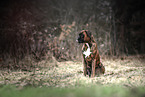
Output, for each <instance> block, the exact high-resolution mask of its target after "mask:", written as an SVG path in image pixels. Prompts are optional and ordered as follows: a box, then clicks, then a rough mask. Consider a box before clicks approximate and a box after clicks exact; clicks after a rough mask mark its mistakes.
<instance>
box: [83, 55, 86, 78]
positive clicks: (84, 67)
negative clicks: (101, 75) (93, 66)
mask: <svg viewBox="0 0 145 97" xmlns="http://www.w3.org/2000/svg"><path fill="white" fill-rule="evenodd" d="M83 65H84V66H83V69H84V76H86V75H87V62H86V61H85V59H84V58H83Z"/></svg>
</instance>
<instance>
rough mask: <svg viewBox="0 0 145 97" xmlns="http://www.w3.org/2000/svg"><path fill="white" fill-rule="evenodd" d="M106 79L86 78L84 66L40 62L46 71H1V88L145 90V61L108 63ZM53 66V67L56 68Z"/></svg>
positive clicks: (67, 62) (100, 77)
mask: <svg viewBox="0 0 145 97" xmlns="http://www.w3.org/2000/svg"><path fill="white" fill-rule="evenodd" d="M102 63H103V64H104V65H105V67H106V73H105V75H101V76H99V77H95V78H89V77H85V76H83V71H82V70H83V67H82V66H83V65H82V62H73V61H66V62H60V63H57V65H56V66H55V67H50V64H49V63H47V62H41V63H39V64H42V66H45V68H42V69H35V70H33V71H31V72H26V71H20V70H19V71H2V70H1V71H0V75H1V76H0V85H1V86H3V85H6V84H12V85H15V86H17V87H18V88H19V89H21V88H23V87H26V86H33V87H43V86H46V87H68V88H69V87H71V88H72V87H80V86H85V87H89V86H90V85H107V86H108V85H114V84H116V85H121V86H125V87H129V88H132V87H139V86H145V61H144V60H143V59H142V60H141V59H135V58H133V59H124V60H120V59H115V60H113V59H110V60H109V59H105V60H102ZM53 65H54V64H53Z"/></svg>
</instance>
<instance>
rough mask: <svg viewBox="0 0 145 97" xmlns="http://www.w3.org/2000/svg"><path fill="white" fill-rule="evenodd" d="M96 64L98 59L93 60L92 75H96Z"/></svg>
mask: <svg viewBox="0 0 145 97" xmlns="http://www.w3.org/2000/svg"><path fill="white" fill-rule="evenodd" d="M95 65H96V60H95V59H94V60H93V61H92V75H91V77H95V72H96V71H95V70H96V69H95Z"/></svg>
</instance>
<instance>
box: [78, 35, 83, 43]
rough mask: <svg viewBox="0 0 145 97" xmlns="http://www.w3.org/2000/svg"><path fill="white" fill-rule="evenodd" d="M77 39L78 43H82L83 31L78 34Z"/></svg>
mask: <svg viewBox="0 0 145 97" xmlns="http://www.w3.org/2000/svg"><path fill="white" fill-rule="evenodd" d="M77 41H78V43H84V34H83V33H80V34H79V37H78V39H77Z"/></svg>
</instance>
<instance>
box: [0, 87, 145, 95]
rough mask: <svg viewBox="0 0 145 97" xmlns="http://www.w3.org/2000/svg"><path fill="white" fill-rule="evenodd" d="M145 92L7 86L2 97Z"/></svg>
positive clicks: (140, 89) (140, 91)
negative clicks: (20, 88)
mask: <svg viewBox="0 0 145 97" xmlns="http://www.w3.org/2000/svg"><path fill="white" fill-rule="evenodd" d="M144 91H145V88H143V87H138V88H135V89H132V90H128V89H126V88H123V87H120V86H115V85H114V86H105V87H104V86H97V85H96V86H92V87H79V88H46V87H41V88H31V87H29V88H24V89H23V90H18V89H17V88H15V87H14V86H11V85H7V86H3V87H1V88H0V97H62V96H63V97H140V96H142V97H143V96H144V95H145V93H144Z"/></svg>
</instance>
